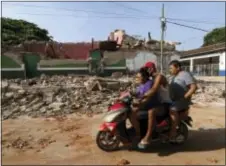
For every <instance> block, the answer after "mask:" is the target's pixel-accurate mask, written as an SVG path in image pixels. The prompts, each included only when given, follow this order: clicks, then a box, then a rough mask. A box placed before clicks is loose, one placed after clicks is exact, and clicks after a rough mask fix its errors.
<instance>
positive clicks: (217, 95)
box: [192, 80, 225, 105]
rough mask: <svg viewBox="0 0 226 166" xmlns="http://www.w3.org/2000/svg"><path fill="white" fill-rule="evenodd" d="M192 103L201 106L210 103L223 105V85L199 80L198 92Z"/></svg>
mask: <svg viewBox="0 0 226 166" xmlns="http://www.w3.org/2000/svg"><path fill="white" fill-rule="evenodd" d="M192 101H193V103H201V104H203V105H211V104H212V103H216V104H217V103H218V104H221V105H223V104H225V83H223V82H207V81H201V80H199V81H198V90H197V91H196V94H195V95H194V96H193V98H192Z"/></svg>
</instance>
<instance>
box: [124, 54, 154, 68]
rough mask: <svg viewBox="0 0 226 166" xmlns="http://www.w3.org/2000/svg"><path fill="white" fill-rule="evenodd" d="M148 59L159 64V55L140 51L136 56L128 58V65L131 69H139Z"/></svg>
mask: <svg viewBox="0 0 226 166" xmlns="http://www.w3.org/2000/svg"><path fill="white" fill-rule="evenodd" d="M147 61H152V62H154V63H155V64H157V56H156V55H154V54H153V53H150V52H139V53H138V54H137V55H136V56H135V58H130V59H126V66H127V68H128V69H129V70H131V71H136V70H139V69H140V68H141V67H142V66H143V65H144V64H145V63H146V62H147Z"/></svg>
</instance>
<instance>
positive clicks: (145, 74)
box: [139, 68, 149, 80]
mask: <svg viewBox="0 0 226 166" xmlns="http://www.w3.org/2000/svg"><path fill="white" fill-rule="evenodd" d="M139 73H140V74H141V76H142V77H143V78H144V79H145V80H148V79H149V73H148V71H147V69H146V68H141V69H140V71H139Z"/></svg>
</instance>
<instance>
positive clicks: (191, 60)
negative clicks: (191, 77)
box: [189, 59, 194, 73]
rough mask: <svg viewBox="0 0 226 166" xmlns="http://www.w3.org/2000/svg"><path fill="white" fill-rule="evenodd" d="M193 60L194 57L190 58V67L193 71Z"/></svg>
mask: <svg viewBox="0 0 226 166" xmlns="http://www.w3.org/2000/svg"><path fill="white" fill-rule="evenodd" d="M193 61H194V60H193V59H190V66H189V67H190V68H189V70H190V72H191V73H193V68H194V67H193Z"/></svg>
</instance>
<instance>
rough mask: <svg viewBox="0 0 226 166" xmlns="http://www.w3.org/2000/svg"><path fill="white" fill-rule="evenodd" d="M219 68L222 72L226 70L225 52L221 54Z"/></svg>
mask: <svg viewBox="0 0 226 166" xmlns="http://www.w3.org/2000/svg"><path fill="white" fill-rule="evenodd" d="M219 66H220V67H219V69H220V70H225V52H223V53H221V55H220V61H219Z"/></svg>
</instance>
